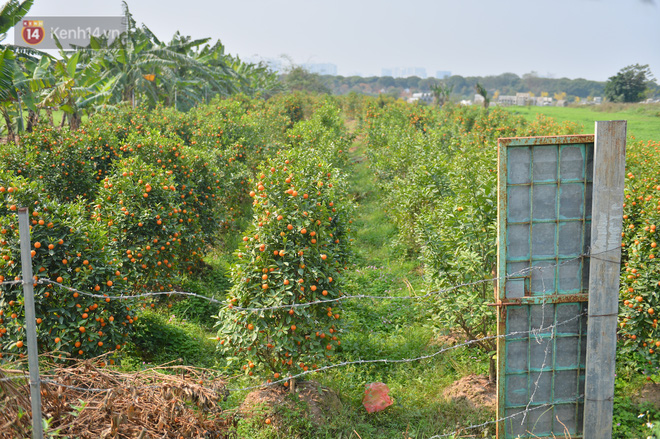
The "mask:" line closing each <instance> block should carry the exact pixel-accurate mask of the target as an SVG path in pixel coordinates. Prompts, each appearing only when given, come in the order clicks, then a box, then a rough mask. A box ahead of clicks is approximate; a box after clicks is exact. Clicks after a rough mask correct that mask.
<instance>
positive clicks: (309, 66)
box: [302, 63, 337, 76]
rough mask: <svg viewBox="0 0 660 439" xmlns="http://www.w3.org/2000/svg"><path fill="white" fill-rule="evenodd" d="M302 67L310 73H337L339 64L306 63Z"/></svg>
mask: <svg viewBox="0 0 660 439" xmlns="http://www.w3.org/2000/svg"><path fill="white" fill-rule="evenodd" d="M302 67H303V68H304V69H305V70H307V71H308V72H310V73H317V74H319V75H333V76H336V75H337V66H336V65H335V64H331V63H305V64H303V65H302Z"/></svg>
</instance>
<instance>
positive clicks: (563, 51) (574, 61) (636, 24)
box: [7, 0, 660, 81]
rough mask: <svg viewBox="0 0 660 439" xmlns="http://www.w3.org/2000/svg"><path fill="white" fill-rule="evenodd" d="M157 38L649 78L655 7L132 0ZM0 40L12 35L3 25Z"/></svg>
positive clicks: (116, 10) (308, 55)
mask: <svg viewBox="0 0 660 439" xmlns="http://www.w3.org/2000/svg"><path fill="white" fill-rule="evenodd" d="M128 6H129V9H130V11H131V13H132V14H133V17H134V19H135V20H136V21H137V23H138V24H142V23H144V24H145V25H146V26H147V27H149V28H150V29H151V30H152V31H153V32H154V33H155V34H156V35H157V36H158V38H160V39H162V40H165V41H169V39H170V38H171V37H172V35H174V33H175V32H176V31H177V30H178V31H180V32H181V33H182V34H183V35H190V36H192V37H193V38H204V37H210V38H212V40H213V41H215V40H217V39H220V40H221V41H222V42H223V44H224V45H225V48H226V51H227V52H228V53H231V54H233V55H238V56H240V57H241V58H243V59H247V58H250V59H254V58H269V59H283V58H282V57H283V56H284V57H285V58H284V59H283V62H284V64H285V65H287V64H288V61H286V60H285V59H286V58H288V59H290V60H292V61H293V62H294V63H295V64H304V63H331V64H335V65H336V66H337V74H338V75H341V76H352V75H354V74H359V75H360V76H381V70H382V69H384V68H390V69H392V68H415V67H422V68H425V69H426V73H427V75H428V76H429V77H432V76H435V73H436V71H450V72H451V73H452V74H453V75H461V76H497V75H499V74H502V73H515V74H517V75H518V76H522V75H524V74H526V73H531V72H536V73H537V74H538V75H539V76H542V77H552V78H562V77H566V78H571V79H576V78H584V79H590V80H596V81H605V80H607V78H608V77H610V76H613V75H615V74H616V73H617V72H618V71H619V70H620V69H621V68H623V67H625V66H627V65H631V64H648V65H649V67H650V69H651V71H652V72H653V73H654V76H656V77H660V6H658V4H657V3H656V2H655V1H653V0H554V1H552V2H529V1H527V0H503V1H501V2H491V1H488V0H464V1H462V2H451V1H448V0H410V1H409V2H407V3H406V4H405V5H404V4H402V3H401V2H394V1H391V0H390V1H388V0H380V1H375V0H362V1H357V2H356V1H352V2H351V1H347V0H337V1H335V2H333V3H332V5H329V4H327V3H321V2H320V1H317V0H280V1H277V2H275V1H272V0H271V1H268V0H246V1H243V2H226V1H219V2H212V1H209V0H190V1H188V2H186V3H185V4H184V3H182V2H180V1H175V0H160V1H155V0H132V1H129V2H128ZM69 15H70V16H117V15H122V3H121V2H120V1H112V2H103V3H97V2H93V3H92V2H89V1H88V0H58V1H57V2H48V1H47V0H35V3H34V5H33V6H32V8H31V9H30V12H29V14H28V16H69ZM8 36H9V38H8V40H7V41H8V42H12V41H13V32H10V33H9V35H8Z"/></svg>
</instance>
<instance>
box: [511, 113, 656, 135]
mask: <svg viewBox="0 0 660 439" xmlns="http://www.w3.org/2000/svg"><path fill="white" fill-rule="evenodd" d="M505 109H506V110H507V111H510V112H512V113H515V114H519V115H522V116H524V117H525V119H527V120H530V121H532V120H535V119H536V117H537V115H538V114H543V115H545V116H548V117H551V118H553V119H555V120H556V121H558V122H564V121H570V122H576V123H578V124H580V125H582V126H583V132H584V133H585V134H593V133H594V127H595V122H596V121H599V120H627V121H628V135H629V136H633V137H634V138H635V139H637V140H654V141H657V140H660V104H603V105H593V106H583V107H536V106H528V107H522V106H521V107H506V108H505Z"/></svg>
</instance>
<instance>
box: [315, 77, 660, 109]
mask: <svg viewBox="0 0 660 439" xmlns="http://www.w3.org/2000/svg"><path fill="white" fill-rule="evenodd" d="M317 78H318V82H319V83H320V84H323V85H324V86H325V88H327V89H329V90H330V91H331V92H332V93H333V94H336V95H344V94H348V93H351V92H354V93H362V94H366V95H371V96H377V95H380V94H386V95H390V96H393V97H400V96H401V95H403V94H404V92H409V93H417V92H429V93H433V90H434V89H437V87H439V86H443V87H447V88H449V89H451V90H452V92H451V100H461V99H473V98H474V95H475V87H476V85H477V84H480V85H481V86H482V87H483V88H484V90H485V91H487V92H488V95H489V96H492V97H493V100H496V96H498V95H515V94H516V93H527V92H531V93H533V94H534V95H535V96H541V95H543V94H547V96H551V97H553V96H562V97H564V99H566V100H568V101H570V102H572V101H574V100H575V98H580V100H584V99H587V98H589V97H596V96H600V97H604V96H606V94H605V85H606V82H605V81H591V80H588V79H583V78H577V79H569V78H545V77H541V76H539V75H538V74H536V73H535V72H532V73H526V74H524V75H522V76H518V75H517V74H515V73H502V74H501V75H496V76H460V75H453V76H450V77H448V78H446V79H443V80H441V79H437V78H419V77H417V76H410V77H407V78H393V77H391V76H370V77H361V76H331V75H317ZM647 96H649V97H653V96H660V88H659V87H658V85H657V84H655V83H649V84H648V91H647Z"/></svg>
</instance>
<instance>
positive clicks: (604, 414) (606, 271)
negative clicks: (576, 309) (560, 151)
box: [583, 120, 626, 439]
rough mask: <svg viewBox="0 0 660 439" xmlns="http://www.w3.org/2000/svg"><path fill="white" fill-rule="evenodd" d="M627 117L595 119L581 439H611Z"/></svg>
mask: <svg viewBox="0 0 660 439" xmlns="http://www.w3.org/2000/svg"><path fill="white" fill-rule="evenodd" d="M625 152H626V121H623V120H617V121H606V122H596V138H595V145H594V185H593V202H592V220H591V221H592V222H591V266H590V270H589V318H588V322H589V323H588V327H587V361H586V370H585V375H586V377H585V395H584V421H583V435H584V438H585V439H608V438H611V437H612V410H613V402H614V363H615V357H616V324H617V315H618V304H619V273H620V270H621V231H622V217H623V195H624V194H623V190H624V179H625Z"/></svg>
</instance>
